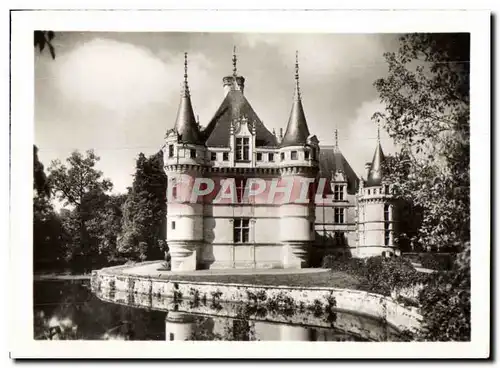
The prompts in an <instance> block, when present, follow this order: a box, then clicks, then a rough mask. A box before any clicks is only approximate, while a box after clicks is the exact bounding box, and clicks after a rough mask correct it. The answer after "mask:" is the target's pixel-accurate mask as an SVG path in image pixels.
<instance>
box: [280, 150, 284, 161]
mask: <svg viewBox="0 0 500 368" xmlns="http://www.w3.org/2000/svg"><path fill="white" fill-rule="evenodd" d="M280 156H281V161H284V160H285V152H281V154H280Z"/></svg>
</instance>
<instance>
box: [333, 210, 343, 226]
mask: <svg viewBox="0 0 500 368" xmlns="http://www.w3.org/2000/svg"><path fill="white" fill-rule="evenodd" d="M333 217H334V218H333V220H334V222H335V223H336V224H343V223H344V209H343V208H335V209H334V212H333Z"/></svg>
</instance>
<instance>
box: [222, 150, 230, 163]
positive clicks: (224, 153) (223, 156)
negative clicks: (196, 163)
mask: <svg viewBox="0 0 500 368" xmlns="http://www.w3.org/2000/svg"><path fill="white" fill-rule="evenodd" d="M222 161H229V152H223V153H222Z"/></svg>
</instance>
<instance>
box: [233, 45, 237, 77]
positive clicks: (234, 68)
mask: <svg viewBox="0 0 500 368" xmlns="http://www.w3.org/2000/svg"><path fill="white" fill-rule="evenodd" d="M237 60H238V59H237V58H236V46H233V77H236V70H237V69H236V61H237Z"/></svg>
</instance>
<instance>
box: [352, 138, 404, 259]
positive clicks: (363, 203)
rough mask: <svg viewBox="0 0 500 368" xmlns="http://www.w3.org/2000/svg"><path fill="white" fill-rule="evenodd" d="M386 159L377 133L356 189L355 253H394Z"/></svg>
mask: <svg viewBox="0 0 500 368" xmlns="http://www.w3.org/2000/svg"><path fill="white" fill-rule="evenodd" d="M384 161H385V156H384V152H383V151H382V146H381V144H380V132H379V133H378V139H377V147H376V148H375V153H374V155H373V160H372V162H371V164H370V165H366V166H367V169H368V173H367V179H366V180H365V181H364V182H363V183H362V185H361V186H360V188H359V192H358V207H359V208H358V226H359V238H358V252H357V256H358V257H371V256H379V255H383V256H390V255H392V254H394V253H395V249H396V245H395V244H394V225H395V219H394V202H393V197H392V195H391V186H390V183H388V182H387V180H384V177H383V173H382V165H383V163H384Z"/></svg>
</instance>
